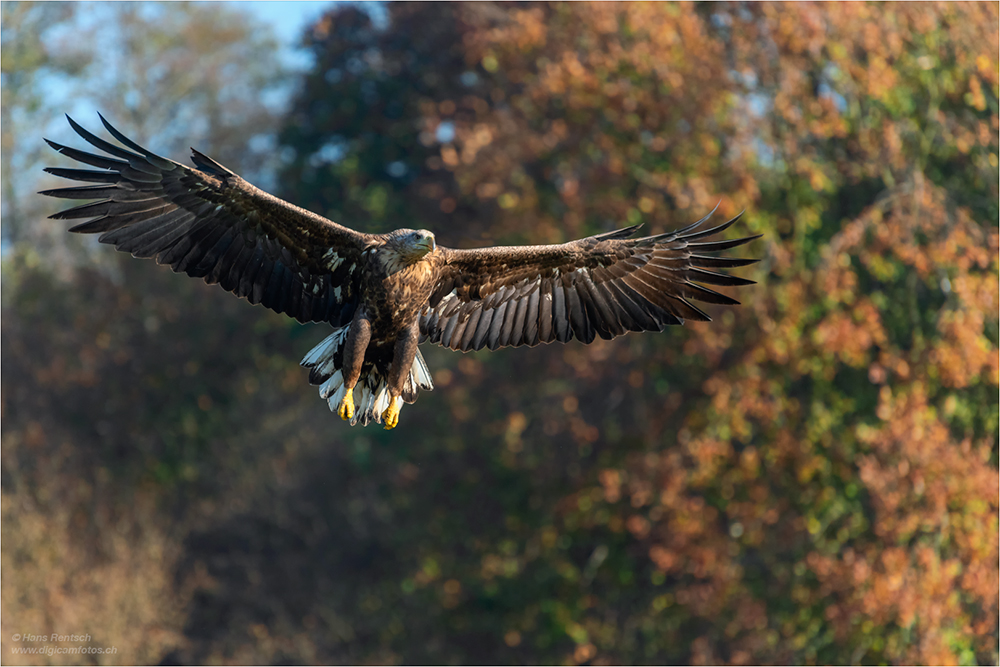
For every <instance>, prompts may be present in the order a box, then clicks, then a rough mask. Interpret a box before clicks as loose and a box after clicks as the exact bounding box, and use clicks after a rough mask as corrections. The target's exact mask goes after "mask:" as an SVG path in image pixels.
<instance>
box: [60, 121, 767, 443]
mask: <svg viewBox="0 0 1000 667" xmlns="http://www.w3.org/2000/svg"><path fill="white" fill-rule="evenodd" d="M101 121H102V122H103V123H104V126H105V127H106V128H107V130H108V132H110V133H111V134H112V136H114V138H115V139H117V140H118V141H119V142H121V144H122V145H123V146H125V148H122V147H121V146H118V145H115V144H112V143H110V142H108V141H105V140H104V139H101V138H99V137H97V136H95V135H93V134H91V133H90V132H88V131H87V130H85V129H84V128H82V127H81V126H80V125H78V124H77V123H75V122H74V121H73V120H72V119H69V123H70V125H71V126H72V127H73V129H74V130H76V132H77V133H78V134H79V135H80V136H81V137H83V139H85V140H86V141H87V142H88V143H90V144H91V145H92V146H94V147H96V148H98V149H100V150H101V151H103V152H104V153H105V154H106V155H95V154H93V153H88V152H85V151H81V150H77V149H75V148H70V147H67V146H62V145H60V144H57V143H55V142H52V141H48V140H46V141H48V143H49V145H50V146H52V147H53V148H54V149H56V150H57V151H59V152H60V153H62V154H63V155H66V156H68V157H70V158H73V159H74V160H78V161H80V162H83V163H85V164H87V165H90V166H91V167H95V168H96V169H64V168H56V167H52V168H48V169H46V171H47V172H49V173H51V174H55V175H56V176H61V177H63V178H68V179H72V180H75V181H82V182H84V183H86V185H82V186H76V187H67V188H59V189H56V190H46V191H44V192H43V193H42V194H45V195H48V196H50V197H60V198H64V199H81V200H93V201H91V203H87V204H83V205H80V206H76V207H74V208H71V209H69V210H66V211H62V212H60V213H57V214H55V215H53V216H51V217H53V218H55V219H66V218H70V219H80V218H84V219H87V221H86V222H83V223H81V224H78V225H76V226H75V227H72V228H71V229H70V231H72V232H82V233H89V234H94V233H99V234H101V236H100V238H99V240H100V241H101V242H102V243H109V244H112V245H114V246H115V247H116V248H117V249H118V250H123V251H126V252H130V253H132V255H133V256H134V257H151V258H153V259H155V260H156V262H157V263H158V264H167V265H169V266H170V267H171V268H172V269H173V270H174V271H183V272H184V273H187V274H188V275H189V276H195V277H198V278H204V279H205V282H207V283H210V284H211V283H218V284H219V285H221V286H222V287H223V289H226V290H228V291H230V292H233V293H234V294H236V295H237V296H240V297H246V299H247V300H248V301H250V303H259V304H262V305H264V306H266V307H268V308H270V309H272V310H274V311H276V312H278V313H287V314H288V315H290V316H291V317H294V318H295V319H297V320H299V321H300V322H328V323H329V324H330V325H331V326H332V327H333V328H334V331H333V333H331V334H330V336H329V337H327V338H326V339H325V340H324V341H323V342H321V343H320V344H319V345H317V346H316V347H315V348H313V350H312V351H311V352H309V354H307V355H306V356H305V358H304V359H303V360H302V365H303V366H305V367H307V368H309V369H310V371H309V381H310V382H311V383H312V384H314V385H319V387H320V389H319V393H320V396H321V397H322V398H324V399H326V400H327V401H328V402H329V405H330V408H331V409H332V410H334V411H336V412H337V414H338V415H340V416H341V417H342V418H343V419H345V420H350V422H351V424H352V425H353V424H355V423H357V422H359V421H360V422H361V423H362V424H363V425H367V424H368V423H370V422H371V421H376V422H380V423H384V424H385V428H387V429H389V428H393V427H395V426H396V424H397V422H398V420H399V411H400V408H401V407H402V403H403V402H404V401H405V402H407V403H413V402H414V401H415V400H416V399H417V392H418V391H419V390H420V389H425V390H430V389H432V388H433V383H432V382H431V375H430V372H429V371H428V369H427V365H426V364H425V363H424V360H423V357H422V356H421V354H420V351H419V350H418V349H417V344H418V343H419V342H422V341H425V340H426V341H429V342H431V343H437V344H440V345H442V346H444V347H447V348H451V349H453V350H461V351H463V352H464V351H468V350H480V349H482V348H484V347H488V348H489V349H491V350H495V349H497V348H499V347H504V346H518V345H528V346H534V345H537V344H539V343H551V342H553V341H559V342H566V341H569V340H572V339H573V338H576V339H577V340H580V341H582V342H584V343H590V342H591V341H593V340H594V337H595V336H600V337H601V338H605V339H610V338H614V337H615V336H620V335H622V334H624V333H625V332H627V331H661V330H662V329H663V327H664V326H665V325H669V324H683V322H684V320H685V319H691V320H701V321H709V320H710V318H709V317H708V315H706V314H705V313H704V312H702V311H701V310H699V309H698V308H697V307H696V306H695V305H693V304H692V303H691V301H692V300H695V301H703V302H707V303H715V304H723V305H735V304H737V303H738V302H737V301H736V300H735V299H732V298H730V297H728V296H725V295H723V294H719V293H718V292H715V291H714V290H711V289H709V288H707V287H702V286H701V285H699V284H698V283H704V284H708V285H724V286H738V285H749V284H752V283H753V281H751V280H746V279H743V278H737V277H734V276H730V275H727V274H724V273H719V272H717V271H712V270H710V269H720V268H722V269H728V268H734V267H739V266H745V265H747V264H751V263H753V262H754V261H756V260H753V259H735V258H728V257H718V256H714V255H711V254H706V253H712V252H717V251H720V250H727V249H729V248H734V247H736V246H740V245H743V244H745V243H748V242H750V241H752V240H753V239H755V238H758V237H757V236H749V237H745V238H740V239H733V240H714V241H712V240H705V239H707V238H708V237H711V236H713V235H715V234H718V233H719V232H721V231H723V230H724V229H726V228H728V227H729V226H730V225H732V224H733V223H735V222H736V221H737V220H738V219H739V217H740V216H738V215H737V216H736V217H735V218H733V219H732V220H729V221H728V222H726V223H724V224H722V225H719V226H718V227H714V228H711V229H706V230H699V227H700V225H701V224H702V223H704V222H705V221H706V220H707V219H708V217H709V216H710V215H711V213H710V214H709V216H705V218H703V219H701V220H699V221H698V222H696V223H694V224H692V225H689V226H687V227H685V228H683V229H679V230H677V231H673V232H668V233H665V234H657V235H655V236H647V237H643V238H630V237H631V236H632V235H633V234H634V233H635V231H636V229H638V226H633V227H628V228H626V229H620V230H617V231H612V232H607V233H604V234H598V235H596V236H590V237H587V238H584V239H579V240H577V241H570V242H568V243H560V244H556V245H541V246H521V247H496V248H480V249H477V250H454V249H451V248H444V247H442V246H439V245H437V244H436V243H435V240H434V234H432V233H431V232H429V231H426V230H412V229H397V230H396V231H394V232H390V233H388V234H362V233H359V232H356V231H354V230H352V229H348V228H347V227H343V226H341V225H338V224H337V223H335V222H332V221H330V220H327V219H326V218H323V217H322V216H319V215H316V214H315V213H310V212H309V211H306V210H303V209H301V208H299V207H297V206H294V205H293V204H289V203H287V202H284V201H282V200H280V199H278V198H276V197H273V196H271V195H269V194H267V193H266V192H263V191H261V190H258V189H257V188H255V187H254V186H253V185H251V184H250V183H247V182H246V181H245V180H243V179H242V178H240V177H239V176H238V175H236V174H235V173H233V172H232V171H230V170H229V169H227V168H225V167H223V166H222V165H221V164H219V163H218V162H216V161H215V160H212V159H211V158H209V157H207V156H205V155H202V154H201V153H199V152H198V151H195V150H193V149H192V161H193V162H194V164H195V167H196V168H194V169H192V168H190V167H185V166H184V165H182V164H179V163H177V162H174V161H173V160H168V159H165V158H162V157H160V156H158V155H155V154H154V153H152V152H150V151H148V150H146V149H145V148H143V147H142V146H139V145H138V144H136V143H135V142H133V141H131V140H130V139H128V138H127V137H125V136H124V135H123V134H122V133H121V132H119V131H118V130H116V129H115V128H114V127H112V126H111V125H110V124H109V123H108V122H107V121H106V120H104V118H103V117H101Z"/></svg>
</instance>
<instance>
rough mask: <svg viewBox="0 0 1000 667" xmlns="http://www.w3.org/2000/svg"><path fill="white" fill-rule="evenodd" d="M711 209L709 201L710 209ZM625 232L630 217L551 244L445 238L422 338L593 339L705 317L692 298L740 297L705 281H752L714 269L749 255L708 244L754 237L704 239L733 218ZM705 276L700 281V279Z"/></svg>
mask: <svg viewBox="0 0 1000 667" xmlns="http://www.w3.org/2000/svg"><path fill="white" fill-rule="evenodd" d="M713 213H714V211H713ZM711 215H712V213H709V214H708V215H707V216H705V217H704V218H702V219H701V220H699V221H698V222H696V223H694V224H692V225H689V226H688V227H685V228H683V229H680V230H677V231H674V232H668V233H666V234H658V235H656V236H648V237H644V238H635V239H632V238H628V237H630V236H632V234H633V233H634V232H635V231H636V229H638V226H635V227H629V228H626V229H621V230H617V231H613V232H608V233H605V234H599V235H597V236H591V237H588V238H585V239H580V240H578V241H571V242H569V243H562V244H558V245H547V246H523V247H495V248H482V249H478V250H452V249H446V248H442V250H443V251H444V259H443V264H442V267H441V270H440V272H439V279H438V283H437V285H436V287H435V290H434V292H433V293H432V295H431V297H430V299H429V301H428V305H427V307H426V308H425V309H424V311H423V313H422V314H421V318H420V331H421V334H422V336H423V337H424V339H426V340H429V341H430V342H432V343H438V344H440V345H442V346H444V347H448V348H451V349H454V350H462V351H468V350H479V349H482V348H483V347H488V348H489V349H491V350H494V349H497V348H498V347H504V346H518V345H529V346H534V345H537V344H539V343H550V342H553V341H560V342H566V341H569V340H571V339H573V338H576V339H578V340H580V341H583V342H584V343H590V342H591V341H593V340H594V338H595V337H597V336H600V337H601V338H605V339H610V338H614V337H615V336H620V335H622V334H624V333H626V332H628V331H660V330H662V329H663V327H664V326H666V325H670V324H683V323H684V320H685V319H692V320H701V321H709V320H710V319H711V318H709V316H708V315H707V314H705V313H704V312H703V311H702V310H701V309H699V308H698V307H697V306H695V305H694V304H692V303H691V301H702V302H706V303H715V304H722V305H736V304H738V303H739V302H738V301H736V300H735V299H733V298H731V297H728V296H726V295H724V294H720V293H719V292H716V291H715V290H713V289H710V288H708V287H705V286H704V284H707V285H722V286H740V285H750V284H753V282H754V281H752V280H746V279H744V278H738V277H735V276H730V275H727V274H725V273H719V272H717V271H713V270H710V269H720V268H722V269H727V268H735V267H739V266H746V265H748V264H752V263H754V262H756V261H757V260H755V259H740V258H731V257H718V256H714V255H711V254H703V253H713V252H716V251H720V250H727V249H729V248H734V247H737V246H740V245H743V244H745V243H749V242H750V241H752V240H754V239H756V238H759V235H758V236H749V237H745V238H741V239H733V240H721V241H705V240H703V239H706V238H707V237H709V236H712V235H714V234H718V233H720V232H722V231H724V230H725V229H727V228H728V227H730V226H731V225H733V224H735V223H736V221H737V220H739V218H740V215H742V214H740V215H737V216H736V217H734V218H733V219H731V220H729V221H727V222H725V223H723V224H721V225H719V226H717V227H714V228H711V229H707V230H703V231H698V228H699V227H700V226H701V225H702V224H703V223H704V222H705V221H706V220H708V218H709V217H711ZM698 283H703V284H698Z"/></svg>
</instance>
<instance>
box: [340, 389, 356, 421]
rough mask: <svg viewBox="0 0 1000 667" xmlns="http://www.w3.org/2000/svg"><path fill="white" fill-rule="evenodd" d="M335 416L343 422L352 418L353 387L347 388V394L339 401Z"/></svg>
mask: <svg viewBox="0 0 1000 667" xmlns="http://www.w3.org/2000/svg"><path fill="white" fill-rule="evenodd" d="M337 414H338V415H340V418H341V419H343V420H344V421H345V422H346V421H350V420H351V419H353V418H354V387H348V388H347V393H345V394H344V398H343V399H341V401H340V405H339V406H338V407H337Z"/></svg>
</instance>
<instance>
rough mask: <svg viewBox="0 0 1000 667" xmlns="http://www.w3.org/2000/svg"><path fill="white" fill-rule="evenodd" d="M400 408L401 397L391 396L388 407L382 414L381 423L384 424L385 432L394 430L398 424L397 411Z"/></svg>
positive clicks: (401, 404) (401, 403) (401, 405)
mask: <svg viewBox="0 0 1000 667" xmlns="http://www.w3.org/2000/svg"><path fill="white" fill-rule="evenodd" d="M402 407H403V398H402V396H393V397H392V398H391V399H390V400H389V407H387V408H386V409H385V412H383V413H382V423H384V424H385V430H386V431H388V430H390V429H394V428H396V424H398V423H399V411H400V409H401V408H402Z"/></svg>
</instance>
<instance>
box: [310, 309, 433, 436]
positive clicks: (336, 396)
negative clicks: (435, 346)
mask: <svg viewBox="0 0 1000 667" xmlns="http://www.w3.org/2000/svg"><path fill="white" fill-rule="evenodd" d="M349 328H350V327H349V326H344V327H340V328H339V329H335V330H334V331H333V333H331V334H330V335H329V336H327V337H326V338H324V339H323V340H322V341H321V342H320V343H319V345H316V346H315V347H314V348H313V349H311V350H309V352H308V354H306V356H305V357H303V359H302V361H301V365H302V366H305V367H306V368H309V369H311V371H310V373H309V381H310V382H311V383H312V384H314V385H319V395H320V398H322V399H324V400H325V401H327V403H328V404H329V406H330V409H331V410H332V411H334V412H336V411H337V408H338V407H339V406H340V402H341V401H342V400H343V399H344V396H345V395H346V394H347V386H346V385H345V384H344V373H343V370H342V369H341V368H339V367H338V361H337V356H338V353H339V352H340V348H341V346H342V345H343V344H344V343H345V342H346V340H347V333H348V330H349ZM420 389H423V390H425V391H430V390H432V389H434V382H433V381H432V379H431V373H430V370H429V369H428V368H427V364H426V362H424V358H423V355H421V354H420V350H417V354H416V357H415V358H414V359H413V365H412V366H411V367H410V371H409V373H407V376H406V380H405V381H404V382H403V394H404V395H405V396H407V397H411V398H412V399H413V400H416V396H417V392H418V390H420ZM391 400H392V397H391V396H390V393H389V384H388V378H386V377H384V376H383V375H382V374H381V373H380V372H378V371H377V370H376V369H374V368H372V367H371V366H370V365H369V366H367V368H366V369H365V371H363V375H362V376H361V378H359V380H358V384H357V385H356V386H355V388H354V404H355V406H356V410H355V412H354V418H353V419H351V425H352V426H353V425H355V424H356V423H358V422H359V421H360V422H361V424H362V425H363V426H367V425H368V424H369V423H370V422H372V421H374V422H377V423H381V422H382V413H383V412H385V411H386V409H388V407H389V403H390V401H391ZM411 402H412V401H411Z"/></svg>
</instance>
